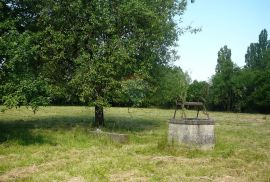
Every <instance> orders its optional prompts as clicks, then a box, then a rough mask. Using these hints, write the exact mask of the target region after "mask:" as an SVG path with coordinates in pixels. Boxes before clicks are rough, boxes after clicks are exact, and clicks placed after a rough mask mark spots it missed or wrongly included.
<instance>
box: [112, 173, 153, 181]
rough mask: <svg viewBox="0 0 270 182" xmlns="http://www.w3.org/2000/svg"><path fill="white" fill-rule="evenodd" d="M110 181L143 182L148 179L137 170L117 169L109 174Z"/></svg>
mask: <svg viewBox="0 0 270 182" xmlns="http://www.w3.org/2000/svg"><path fill="white" fill-rule="evenodd" d="M110 181H113V182H120V181H121V182H122V181H125V182H131V181H132V182H136V181H140V182H144V181H148V178H147V177H145V176H142V175H140V174H139V172H138V171H137V170H129V171H119V172H115V173H114V174H111V175H110Z"/></svg>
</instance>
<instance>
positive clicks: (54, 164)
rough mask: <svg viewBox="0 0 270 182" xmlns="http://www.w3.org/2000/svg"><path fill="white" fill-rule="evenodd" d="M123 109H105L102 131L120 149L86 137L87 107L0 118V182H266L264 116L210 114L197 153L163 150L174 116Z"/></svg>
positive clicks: (268, 125) (269, 177) (268, 130)
mask: <svg viewBox="0 0 270 182" xmlns="http://www.w3.org/2000/svg"><path fill="white" fill-rule="evenodd" d="M0 109H1V108H0ZM130 111H131V112H130V113H128V109H127V108H109V109H106V110H105V117H106V127H105V128H104V129H103V130H105V131H114V132H119V133H126V134H129V137H130V140H129V142H128V143H127V144H119V143H115V142H113V141H110V140H109V139H108V138H106V137H104V136H95V135H93V134H91V133H90V132H89V130H92V129H93V128H91V123H92V121H93V115H94V112H93V109H92V108H86V107H46V108H41V109H40V110H39V112H37V114H36V115H34V114H33V113H32V112H31V111H29V110H27V109H26V108H20V109H17V110H15V109H14V110H8V111H6V112H4V113H0V181H69V180H70V181H72V180H74V181H75V179H77V180H78V181H270V116H269V115H267V116H265V115H260V114H236V113H221V112H216V113H214V112H213V113H212V112H210V116H211V117H212V118H213V119H215V121H216V125H215V134H216V146H215V148H214V150H212V151H201V150H198V149H195V148H189V147H187V146H170V145H167V142H166V140H167V138H166V137H167V120H168V119H169V118H171V117H172V115H173V110H163V109H131V110H130ZM189 115H195V113H193V112H192V111H191V112H190V113H189Z"/></svg>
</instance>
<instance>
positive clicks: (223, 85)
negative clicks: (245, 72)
mask: <svg viewBox="0 0 270 182" xmlns="http://www.w3.org/2000/svg"><path fill="white" fill-rule="evenodd" d="M237 70H239V68H238V67H237V66H236V65H235V64H234V63H233V62H232V60H231V50H230V49H229V48H228V47H227V46H224V47H222V48H221V49H220V50H219V52H218V59H217V66H216V74H215V75H214V76H213V77H212V80H211V82H212V83H211V103H212V105H213V107H214V108H218V109H221V110H226V111H231V110H233V108H234V100H235V92H234V89H233V83H232V78H233V76H234V73H235V72H236V71H237Z"/></svg>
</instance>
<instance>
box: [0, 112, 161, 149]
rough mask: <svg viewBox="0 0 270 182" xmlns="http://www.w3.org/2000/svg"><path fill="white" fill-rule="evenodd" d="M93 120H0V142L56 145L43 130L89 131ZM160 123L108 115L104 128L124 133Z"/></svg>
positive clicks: (157, 125) (69, 118) (50, 117)
mask: <svg viewBox="0 0 270 182" xmlns="http://www.w3.org/2000/svg"><path fill="white" fill-rule="evenodd" d="M93 121H94V118H93V117H91V116H89V117H86V116H74V117H70V116H48V117H43V118H38V119H29V120H27V119H26V120H22V119H20V120H10V121H5V122H1V121H0V144H1V143H5V142H7V141H17V142H18V143H19V144H20V145H31V144H38V145H41V144H51V145H55V143H54V141H53V139H52V138H50V136H48V135H44V134H42V130H51V131H55V130H64V131H69V130H72V129H73V128H74V127H81V128H84V129H85V131H86V132H87V131H88V129H94V128H92V123H93ZM160 124H161V123H160V122H158V121H153V120H147V119H141V118H136V117H133V118H130V117H106V118H105V127H104V128H103V129H104V130H106V131H113V132H124V133H126V132H141V131H144V130H151V129H154V128H156V127H159V126H160ZM40 131H41V132H40ZM82 131H83V130H82Z"/></svg>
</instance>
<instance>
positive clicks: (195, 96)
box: [187, 80, 209, 103]
mask: <svg viewBox="0 0 270 182" xmlns="http://www.w3.org/2000/svg"><path fill="white" fill-rule="evenodd" d="M208 97H209V84H208V83H207V82H206V81H197V80H194V81H193V82H192V83H191V84H190V85H189V86H188V91H187V100H188V101H198V102H199V101H200V102H205V103H206V102H207V101H208Z"/></svg>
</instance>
